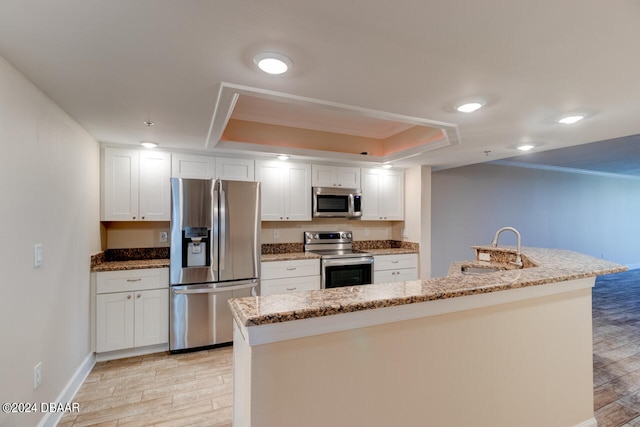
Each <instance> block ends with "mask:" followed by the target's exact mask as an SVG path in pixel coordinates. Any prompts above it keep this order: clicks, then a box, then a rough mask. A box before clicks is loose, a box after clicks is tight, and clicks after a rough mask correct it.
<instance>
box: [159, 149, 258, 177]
mask: <svg viewBox="0 0 640 427" xmlns="http://www.w3.org/2000/svg"><path fill="white" fill-rule="evenodd" d="M254 169H255V162H254V160H251V159H235V158H228V157H213V156H200V155H194V154H182V153H174V154H173V156H172V159H171V176H172V177H174V178H195V179H211V178H219V179H226V180H230V181H254Z"/></svg>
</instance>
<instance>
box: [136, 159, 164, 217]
mask: <svg viewBox="0 0 640 427" xmlns="http://www.w3.org/2000/svg"><path fill="white" fill-rule="evenodd" d="M170 176H171V154H170V153H163V152H160V151H155V150H144V151H140V192H139V194H138V212H139V217H140V219H141V220H143V221H169V219H171V180H170Z"/></svg>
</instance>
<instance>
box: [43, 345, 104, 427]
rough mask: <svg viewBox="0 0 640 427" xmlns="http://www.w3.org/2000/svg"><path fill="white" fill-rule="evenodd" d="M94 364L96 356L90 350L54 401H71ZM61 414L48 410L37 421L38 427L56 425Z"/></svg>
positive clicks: (60, 402) (53, 426)
mask: <svg viewBox="0 0 640 427" xmlns="http://www.w3.org/2000/svg"><path fill="white" fill-rule="evenodd" d="M95 364H96V357H95V355H94V353H93V352H91V353H89V355H87V357H86V358H85V359H84V361H83V362H82V363H81V364H80V366H79V367H78V369H76V372H75V373H74V374H73V375H72V376H71V379H70V380H69V382H68V383H67V385H66V386H65V388H64V389H63V390H62V392H61V393H60V395H59V396H58V398H57V399H56V401H55V403H59V404H67V403H72V402H73V398H74V397H75V395H76V393H78V390H80V387H82V384H83V383H84V380H86V379H87V376H88V375H89V373H90V372H91V370H92V369H93V366H94V365H95ZM63 415H64V413H63V412H48V413H47V414H46V415H45V416H44V417H42V419H41V420H40V422H39V423H38V427H55V426H56V425H58V423H59V422H60V420H61V419H62V416H63Z"/></svg>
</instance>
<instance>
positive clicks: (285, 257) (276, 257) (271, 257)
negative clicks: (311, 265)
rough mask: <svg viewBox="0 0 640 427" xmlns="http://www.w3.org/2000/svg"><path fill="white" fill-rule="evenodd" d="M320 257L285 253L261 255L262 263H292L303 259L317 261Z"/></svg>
mask: <svg viewBox="0 0 640 427" xmlns="http://www.w3.org/2000/svg"><path fill="white" fill-rule="evenodd" d="M319 258H320V255H318V254H312V253H308V252H285V253H281V254H262V262H271V261H294V260H303V259H319Z"/></svg>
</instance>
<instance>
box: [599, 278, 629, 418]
mask: <svg viewBox="0 0 640 427" xmlns="http://www.w3.org/2000/svg"><path fill="white" fill-rule="evenodd" d="M593 386H594V408H595V410H596V414H595V415H596V420H597V421H598V427H619V426H624V427H632V426H633V427H639V426H640V270H631V271H628V272H625V273H618V274H610V275H607V276H602V277H599V278H598V279H597V281H596V287H595V288H594V289H593Z"/></svg>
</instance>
